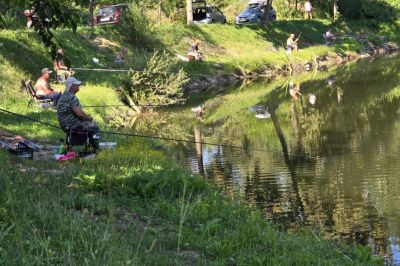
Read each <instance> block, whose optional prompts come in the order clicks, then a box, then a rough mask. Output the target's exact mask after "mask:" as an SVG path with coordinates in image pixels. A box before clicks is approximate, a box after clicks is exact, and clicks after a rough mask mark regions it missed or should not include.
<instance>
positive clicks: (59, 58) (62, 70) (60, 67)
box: [53, 48, 74, 83]
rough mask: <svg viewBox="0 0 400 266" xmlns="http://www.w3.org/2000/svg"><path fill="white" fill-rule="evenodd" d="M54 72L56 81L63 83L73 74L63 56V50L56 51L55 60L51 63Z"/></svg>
mask: <svg viewBox="0 0 400 266" xmlns="http://www.w3.org/2000/svg"><path fill="white" fill-rule="evenodd" d="M53 66H54V71H56V75H57V81H59V82H63V83H64V82H65V80H66V79H67V78H68V77H69V76H72V75H73V74H74V72H73V71H72V69H71V64H70V62H69V61H68V60H67V59H66V58H65V56H64V50H63V49H61V48H60V49H58V50H57V55H56V59H55V60H54V62H53Z"/></svg>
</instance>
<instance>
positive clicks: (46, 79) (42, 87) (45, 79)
mask: <svg viewBox="0 0 400 266" xmlns="http://www.w3.org/2000/svg"><path fill="white" fill-rule="evenodd" d="M52 72H53V71H51V70H50V69H48V68H47V67H46V68H43V69H42V75H41V76H40V78H39V79H38V80H37V81H36V83H35V90H36V97H38V98H44V99H49V100H52V101H53V103H54V106H56V105H57V102H58V99H59V98H60V96H61V92H59V91H55V90H54V89H52V88H51V87H50V73H52Z"/></svg>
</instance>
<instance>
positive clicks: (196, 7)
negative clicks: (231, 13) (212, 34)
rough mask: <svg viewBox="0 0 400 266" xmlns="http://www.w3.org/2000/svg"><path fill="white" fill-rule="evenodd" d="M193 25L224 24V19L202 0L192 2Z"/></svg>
mask: <svg viewBox="0 0 400 266" xmlns="http://www.w3.org/2000/svg"><path fill="white" fill-rule="evenodd" d="M193 23H195V24H210V23H226V17H225V15H224V14H223V13H222V11H221V10H219V8H218V7H216V6H208V5H206V2H205V1H203V0H197V1H196V0H193Z"/></svg>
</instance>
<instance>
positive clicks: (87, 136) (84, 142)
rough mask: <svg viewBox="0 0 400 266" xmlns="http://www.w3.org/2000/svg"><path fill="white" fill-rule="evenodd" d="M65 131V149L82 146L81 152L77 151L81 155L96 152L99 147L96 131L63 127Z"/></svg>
mask: <svg viewBox="0 0 400 266" xmlns="http://www.w3.org/2000/svg"><path fill="white" fill-rule="evenodd" d="M63 130H64V132H65V133H66V138H65V145H66V147H67V150H70V149H71V148H72V147H73V146H84V149H83V151H82V152H80V153H79V155H81V156H86V155H89V154H93V153H96V152H97V149H98V148H99V141H100V135H99V133H98V132H95V131H90V130H85V129H79V128H76V129H70V128H68V127H67V128H63Z"/></svg>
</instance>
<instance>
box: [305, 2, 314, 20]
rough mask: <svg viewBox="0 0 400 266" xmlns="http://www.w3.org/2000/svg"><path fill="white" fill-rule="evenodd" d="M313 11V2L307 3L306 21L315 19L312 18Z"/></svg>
mask: <svg viewBox="0 0 400 266" xmlns="http://www.w3.org/2000/svg"><path fill="white" fill-rule="evenodd" d="M312 10H313V7H312V5H311V2H310V1H308V0H307V1H306V2H305V3H304V11H305V14H304V15H305V18H306V19H312V18H313V17H312Z"/></svg>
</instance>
